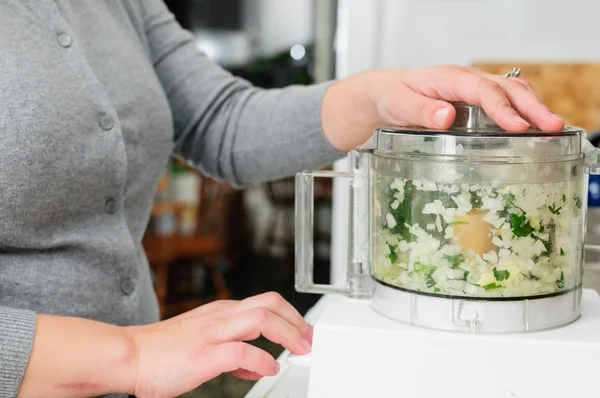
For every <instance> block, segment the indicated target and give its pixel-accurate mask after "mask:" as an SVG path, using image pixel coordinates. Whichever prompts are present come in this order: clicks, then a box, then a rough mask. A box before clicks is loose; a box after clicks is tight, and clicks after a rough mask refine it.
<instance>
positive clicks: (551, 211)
mask: <svg viewBox="0 0 600 398" xmlns="http://www.w3.org/2000/svg"><path fill="white" fill-rule="evenodd" d="M561 209H562V207H559V208H556V207H554V205H552V206H548V210H550V213H552V214H560V210H561Z"/></svg>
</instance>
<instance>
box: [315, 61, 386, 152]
mask: <svg viewBox="0 0 600 398" xmlns="http://www.w3.org/2000/svg"><path fill="white" fill-rule="evenodd" d="M386 74H387V72H386V71H367V72H361V73H358V74H356V75H354V76H351V77H349V78H346V79H344V80H340V81H338V82H336V83H334V84H332V85H331V86H330V87H329V88H328V89H327V90H326V91H325V95H324V96H323V105H322V126H323V131H324V133H325V136H326V138H327V139H328V140H329V142H330V143H331V145H332V146H333V147H334V148H336V149H337V150H340V151H345V152H347V151H350V150H352V149H354V148H356V147H357V146H359V145H362V144H364V143H365V142H366V141H367V140H368V139H369V138H370V137H371V135H372V134H373V131H374V129H375V128H376V127H377V126H379V125H380V124H381V123H382V119H381V117H380V115H379V111H378V109H377V102H378V100H379V97H380V96H381V93H382V92H383V89H384V85H385V75H386Z"/></svg>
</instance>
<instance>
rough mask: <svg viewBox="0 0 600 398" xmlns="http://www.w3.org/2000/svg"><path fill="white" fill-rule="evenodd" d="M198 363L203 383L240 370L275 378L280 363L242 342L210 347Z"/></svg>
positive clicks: (258, 349)
mask: <svg viewBox="0 0 600 398" xmlns="http://www.w3.org/2000/svg"><path fill="white" fill-rule="evenodd" d="M198 362H199V363H200V369H199V373H200V375H199V376H200V378H201V379H202V380H203V381H206V380H210V379H213V378H215V377H217V376H219V375H220V374H222V373H230V372H239V370H240V369H242V370H244V371H246V372H249V373H255V374H257V375H260V376H275V375H276V374H277V373H279V363H277V361H276V360H275V358H273V356H271V355H269V354H268V353H267V352H265V351H263V350H261V349H260V348H257V347H254V346H253V345H250V344H247V343H241V342H232V343H224V344H219V345H214V346H209V347H207V348H206V349H205V350H204V351H203V352H202V355H201V356H200V358H199V359H198ZM245 374H248V373H245Z"/></svg>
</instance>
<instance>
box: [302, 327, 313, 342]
mask: <svg viewBox="0 0 600 398" xmlns="http://www.w3.org/2000/svg"><path fill="white" fill-rule="evenodd" d="M314 332H315V328H314V326H312V325H308V330H307V331H306V336H304V337H305V338H306V340H307V341H308V342H309V343H311V344H312V341H313V334H314Z"/></svg>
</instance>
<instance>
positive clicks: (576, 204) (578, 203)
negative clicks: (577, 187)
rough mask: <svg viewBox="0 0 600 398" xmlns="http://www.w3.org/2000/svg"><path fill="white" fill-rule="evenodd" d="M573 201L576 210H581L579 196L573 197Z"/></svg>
mask: <svg viewBox="0 0 600 398" xmlns="http://www.w3.org/2000/svg"><path fill="white" fill-rule="evenodd" d="M574 200H575V206H577V208H578V209H581V198H580V197H579V196H575V198H574Z"/></svg>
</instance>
